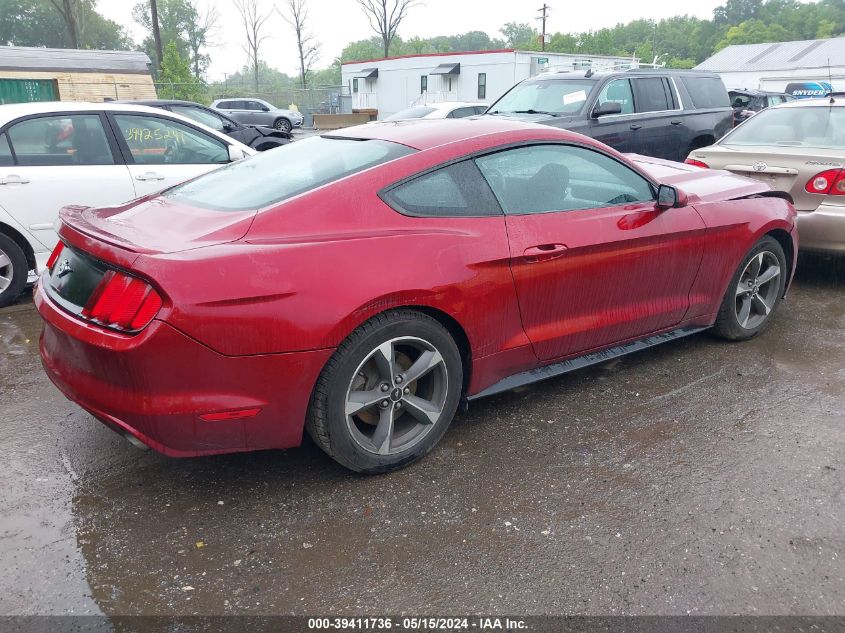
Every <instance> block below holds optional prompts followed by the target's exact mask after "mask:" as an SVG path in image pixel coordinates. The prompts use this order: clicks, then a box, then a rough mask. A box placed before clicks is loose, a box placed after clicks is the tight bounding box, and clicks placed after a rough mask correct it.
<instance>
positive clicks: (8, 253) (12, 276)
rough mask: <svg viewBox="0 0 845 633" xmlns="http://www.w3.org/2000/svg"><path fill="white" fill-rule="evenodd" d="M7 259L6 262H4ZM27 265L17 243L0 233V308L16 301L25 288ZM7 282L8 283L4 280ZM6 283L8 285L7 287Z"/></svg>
mask: <svg viewBox="0 0 845 633" xmlns="http://www.w3.org/2000/svg"><path fill="white" fill-rule="evenodd" d="M7 259H8V261H6V260H7ZM28 273H29V264H27V262H26V255H24V252H23V251H22V250H21V247H20V246H18V244H17V242H15V240H13V239H12V238H10V237H9V236H7V235H4V234H3V233H0V277H2V278H3V279H0V288H2V287H4V286H5V288H4V289H3V290H2V291H0V308H2V307H3V306H7V305H9V304H10V303H12V302H13V301H14V300H15V299H17V298H18V297H19V296H20V294H21V292H22V291H23V289H24V286H26V278H27V275H28ZM7 279H8V280H9V282H7V281H5V280H7ZM7 283H8V285H7Z"/></svg>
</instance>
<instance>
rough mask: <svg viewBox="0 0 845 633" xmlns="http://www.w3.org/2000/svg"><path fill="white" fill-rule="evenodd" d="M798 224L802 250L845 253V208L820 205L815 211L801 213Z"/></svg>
mask: <svg viewBox="0 0 845 633" xmlns="http://www.w3.org/2000/svg"><path fill="white" fill-rule="evenodd" d="M796 223H797V225H798V234H799V236H800V237H801V250H805V251H819V252H823V253H845V206H834V205H830V204H822V205H819V208H818V209H816V210H815V211H811V212H808V213H805V212H799V213H798V218H797V220H796Z"/></svg>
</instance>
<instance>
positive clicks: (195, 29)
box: [132, 0, 218, 79]
mask: <svg viewBox="0 0 845 633" xmlns="http://www.w3.org/2000/svg"><path fill="white" fill-rule="evenodd" d="M156 4H157V6H158V24H159V32H160V34H161V44H162V47H163V48H166V47H167V45H168V44H170V43H173V44H175V45H176V50H177V51H178V52H179V55H181V56H182V57H184V58H185V59H187V60H188V63H189V65H190V67H191V70H192V72H193V74H194V76H195V77H197V78H198V79H200V78H202V76H203V74H204V73H205V70H206V68H207V67H208V64H209V62H210V57H209V56H208V55H207V54H205V53H203V52H202V51H203V50H204V49H205V48H206V47H207V46H208V45H209V44H210V42H209V40H210V38H211V35H212V33H213V32H214V29H215V27H216V24H217V21H218V13H217V10H216V8H215V7H213V6H212V8H211V9H209V10H208V11H207V12H205V13H202V12H201V11H200V10H199V8H198V6H197V4H196V3H195V2H194V1H193V0H157V3H156ZM132 18H133V19H134V20H135V22H137V23H138V24H139V25H141V26H142V27H143V28H144V30H145V31H146V37H145V38H144V40H143V42H142V43H141V48H142V49H143V50H144V51H145V52H146V53H147V55H149V56H150V59H151V60H153V67H154V68H157V67H158V63H157V61H158V60H157V55H156V47H155V39H154V37H153V25H152V16H151V15H150V3H149V2H148V0H141V1H140V2H138V3H137V4H136V5H135V6H134V8H133V9H132Z"/></svg>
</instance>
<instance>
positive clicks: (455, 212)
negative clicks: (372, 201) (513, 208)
mask: <svg viewBox="0 0 845 633" xmlns="http://www.w3.org/2000/svg"><path fill="white" fill-rule="evenodd" d="M385 199H386V200H387V202H388V203H389V204H391V206H393V207H394V208H395V209H397V210H398V211H400V212H404V213H408V214H410V215H423V216H434V217H461V216H480V215H499V214H501V212H502V210H501V208H500V207H499V204H498V202H496V198H494V197H493V194H492V192H491V191H490V188H489V187H488V186H487V183H486V182H485V181H484V178H482V176H481V174H480V173H479V171H478V168H477V167H476V166H475V163H473V162H472V161H469V160H467V161H463V162H460V163H455V164H454V165H449V166H447V167H443V168H442V169H438V170H436V171H433V172H430V173H428V174H425V175H424V176H420V177H419V178H415V179H414V180H411V181H410V182H406V183H405V184H402V185H399V186H398V187H395V188H393V189H391V190H390V191H388V192H387V193H386V194H385Z"/></svg>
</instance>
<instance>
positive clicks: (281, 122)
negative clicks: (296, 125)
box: [273, 119, 292, 132]
mask: <svg viewBox="0 0 845 633" xmlns="http://www.w3.org/2000/svg"><path fill="white" fill-rule="evenodd" d="M273 127H274V128H276V129H277V130H281V131H282V132H290V131H291V128H292V126H291V124H290V121H288V120H287V119H276V120H275V121H273Z"/></svg>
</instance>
